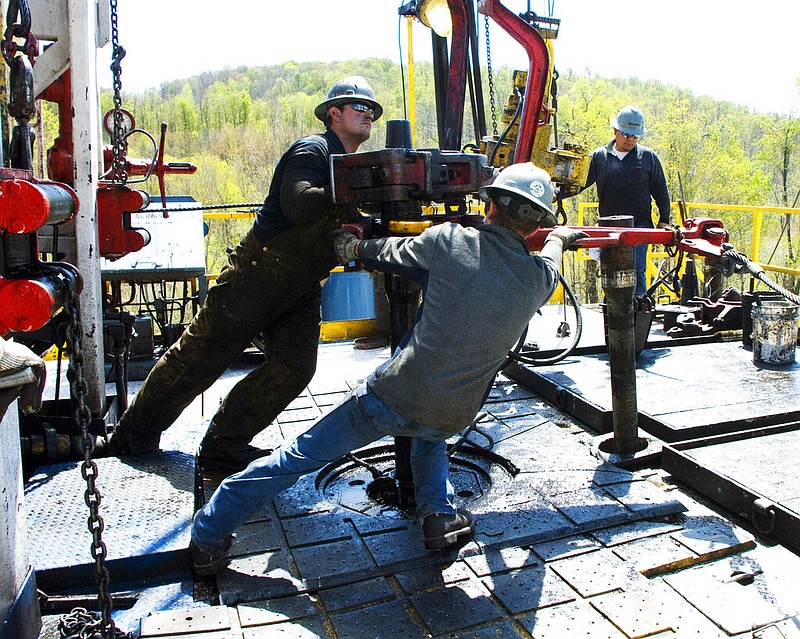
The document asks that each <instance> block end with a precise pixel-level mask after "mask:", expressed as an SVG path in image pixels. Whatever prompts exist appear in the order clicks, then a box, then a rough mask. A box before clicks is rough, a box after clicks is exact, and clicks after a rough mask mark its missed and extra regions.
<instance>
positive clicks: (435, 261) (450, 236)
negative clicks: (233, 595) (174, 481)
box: [191, 162, 586, 575]
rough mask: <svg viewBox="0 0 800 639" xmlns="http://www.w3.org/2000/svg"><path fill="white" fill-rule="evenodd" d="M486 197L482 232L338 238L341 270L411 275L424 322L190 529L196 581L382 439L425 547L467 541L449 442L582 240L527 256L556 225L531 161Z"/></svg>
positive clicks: (445, 229) (547, 192) (547, 189)
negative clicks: (313, 481)
mask: <svg viewBox="0 0 800 639" xmlns="http://www.w3.org/2000/svg"><path fill="white" fill-rule="evenodd" d="M482 197H484V198H485V199H486V200H487V202H488V208H487V211H486V224H485V225H484V226H482V227H480V228H468V227H464V226H461V225H459V224H453V223H444V224H440V225H436V226H433V227H431V228H429V229H427V230H426V231H424V232H423V233H422V234H420V235H418V236H414V237H385V238H380V239H372V240H359V239H358V238H357V237H356V236H354V235H352V234H350V233H347V232H346V231H340V232H338V233H337V238H336V242H335V245H336V252H337V255H338V256H339V261H340V263H342V264H347V263H349V262H351V261H354V260H360V261H362V262H363V263H364V265H365V266H367V267H368V268H370V269H375V270H380V271H394V270H396V269H401V270H402V271H403V272H404V273H406V274H407V275H410V274H411V273H412V272H413V274H414V277H415V279H417V276H419V280H420V281H422V282H424V283H423V285H422V288H423V291H424V301H423V304H422V312H421V314H420V316H419V317H418V319H417V321H416V322H415V324H414V326H413V328H412V329H411V330H410V332H409V334H408V335H406V337H405V338H404V340H403V342H404V346H403V348H402V349H399V350H398V351H397V352H396V353H395V354H394V355H393V357H392V358H391V359H390V360H389V361H388V362H385V363H384V364H381V366H379V367H378V369H377V370H376V371H375V372H374V373H373V374H372V375H370V376H369V378H368V379H367V380H366V381H365V382H363V383H362V384H360V385H359V386H358V387H357V388H355V389H354V390H353V391H352V393H351V395H350V397H349V398H348V399H346V400H345V401H344V402H343V403H341V404H340V405H339V406H337V407H336V408H334V409H333V410H332V411H331V412H330V413H328V414H327V415H326V416H324V417H322V418H321V419H320V420H318V421H317V423H316V424H315V425H314V426H312V427H311V428H310V429H309V430H308V431H306V432H305V433H303V434H302V435H300V436H299V437H298V438H297V439H296V440H294V441H293V442H290V443H288V444H285V445H284V446H282V447H281V448H279V449H278V450H276V451H275V452H273V453H272V454H271V455H270V456H269V457H263V458H261V459H258V460H256V461H254V462H253V463H252V464H250V465H249V466H248V467H247V468H246V469H245V470H244V471H242V472H241V473H237V474H235V475H232V476H231V477H228V478H227V479H225V480H224V481H223V482H222V483H221V484H220V486H219V488H218V489H217V490H216V491H215V492H214V494H213V495H212V497H211V499H209V501H208V502H207V503H206V504H205V506H204V507H203V508H202V509H200V510H199V511H198V512H197V514H196V515H195V518H194V526H193V528H192V542H191V555H192V560H193V563H194V567H195V571H196V572H197V573H198V574H200V575H210V574H214V573H216V572H219V571H220V570H222V569H223V568H224V567H225V566H226V565H227V564H228V563H229V562H230V549H231V546H232V543H233V540H234V531H235V530H236V529H237V528H238V527H239V526H240V525H241V524H242V523H244V522H245V521H247V519H248V518H249V517H250V516H251V514H252V513H254V512H256V511H257V510H259V509H261V508H263V507H264V506H265V505H266V504H268V503H269V502H270V501H271V500H272V499H274V498H275V496H277V495H278V493H280V492H281V491H282V490H284V489H286V488H288V487H289V486H291V485H292V484H294V483H295V482H296V481H297V480H298V479H299V478H300V477H301V476H302V475H304V474H306V473H310V472H314V471H316V470H319V469H320V468H322V467H323V466H325V465H326V464H327V463H329V462H332V461H334V460H336V459H339V458H340V457H342V456H344V455H346V454H347V453H348V452H351V451H353V450H356V449H358V448H361V447H363V446H366V445H368V444H370V443H371V442H373V441H376V440H379V439H381V438H383V437H385V436H389V435H391V436H400V437H410V438H411V466H412V471H413V476H414V490H415V505H416V517H417V520H418V521H419V523H420V524H421V532H422V535H421V537H422V542H423V544H424V546H425V548H427V549H429V550H435V551H441V550H447V549H452V547H453V546H456V547H457V546H458V545H460V544H463V543H464V541H465V540H468V539H469V538H470V536H471V535H472V532H473V528H474V520H473V517H472V515H471V514H470V513H469V512H468V511H466V510H465V509H463V508H459V507H458V504H457V503H456V502H455V497H454V495H453V488H452V486H451V485H450V481H449V469H448V458H447V454H446V444H445V440H446V439H447V438H448V437H451V436H453V435H454V434H455V433H457V432H459V431H461V430H463V429H464V428H466V427H468V426H469V425H470V424H471V423H472V421H473V419H474V418H475V415H476V414H477V413H478V411H479V410H480V408H481V406H482V405H483V402H484V401H485V398H486V396H487V394H488V391H489V389H490V388H491V385H492V382H493V381H494V378H495V375H496V374H497V371H498V369H499V368H500V366H501V365H502V363H503V362H504V360H505V358H506V357H507V355H508V353H509V351H510V350H511V349H512V348H513V346H514V344H515V343H516V342H517V341H518V339H519V337H520V335H522V333H523V330H524V329H525V328H526V327H527V325H528V323H529V322H530V320H531V318H532V317H533V315H534V313H536V311H537V310H538V309H539V307H540V306H542V305H543V304H544V303H545V302H546V301H547V300H548V298H549V297H550V295H551V294H552V292H553V290H554V289H555V286H556V284H557V283H558V273H559V269H560V266H561V255H562V251H563V250H564V249H566V248H567V247H569V246H570V245H571V244H572V243H573V242H574V241H575V240H576V239H578V238H580V237H584V236H585V235H586V234H585V233H583V232H582V231H576V230H573V229H570V228H567V227H563V226H561V227H556V229H554V230H553V231H551V232H550V234H549V236H548V238H547V241H546V243H545V247H544V248H543V249H542V251H541V253H540V255H532V254H531V253H530V252H529V250H528V247H527V245H526V243H525V238H526V237H527V236H528V235H529V234H530V233H532V232H533V231H535V230H536V229H537V228H539V227H540V226H553V225H554V224H555V222H556V220H555V217H554V216H553V210H552V203H553V187H552V184H551V182H550V176H549V175H548V173H547V172H546V171H543V170H542V169H539V168H537V167H535V166H534V165H533V164H531V163H529V162H526V163H521V164H515V165H512V166H509V167H507V168H505V169H503V171H501V172H500V173H499V174H498V176H497V177H496V178H495V180H494V182H493V183H492V185H490V186H488V187H486V188H485V189H483V191H482ZM460 320H463V321H460ZM455 323H458V330H454V325H455Z"/></svg>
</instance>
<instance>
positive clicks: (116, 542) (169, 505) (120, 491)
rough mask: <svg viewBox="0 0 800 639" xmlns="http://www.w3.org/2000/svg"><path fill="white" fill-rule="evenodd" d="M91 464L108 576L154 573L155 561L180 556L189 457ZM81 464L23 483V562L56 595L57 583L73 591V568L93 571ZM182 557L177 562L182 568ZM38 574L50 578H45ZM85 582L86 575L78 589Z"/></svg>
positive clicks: (187, 515) (189, 490)
mask: <svg viewBox="0 0 800 639" xmlns="http://www.w3.org/2000/svg"><path fill="white" fill-rule="evenodd" d="M95 462H96V464H97V478H96V480H95V484H96V486H97V489H98V490H99V491H100V494H101V497H102V499H101V502H100V507H99V513H100V516H101V517H102V518H103V522H104V524H105V529H104V530H103V542H104V543H105V544H106V547H107V559H108V560H109V562H110V564H112V565H114V566H115V568H116V570H114V574H115V578H117V579H118V578H119V577H120V576H122V577H128V578H134V577H136V573H137V571H138V572H139V573H143V572H158V571H159V570H160V568H159V567H158V566H157V565H155V564H158V563H160V562H162V563H163V562H165V561H169V562H172V563H174V562H175V561H176V559H175V556H174V555H175V554H176V553H177V554H180V555H186V554H188V553H187V548H188V546H189V524H190V522H191V518H192V515H193V514H194V494H195V493H194V459H193V458H192V456H191V455H188V454H186V453H181V452H178V451H162V452H159V453H153V454H150V455H142V456H139V457H127V458H124V459H117V458H115V457H107V458H102V459H97V460H95ZM81 465H82V462H69V463H64V464H56V465H52V466H44V467H41V468H39V469H38V471H37V472H36V474H35V475H33V476H32V477H31V478H30V480H29V481H28V482H27V484H26V486H25V500H26V506H27V507H26V515H27V528H28V531H29V535H30V551H29V552H30V558H31V562H32V563H33V565H34V567H35V569H36V571H37V581H42V580H45V581H47V582H48V587H49V588H51V589H55V590H56V591H58V590H61V589H62V588H60V587H59V586H60V585H63V586H64V587H65V589H70V588H71V587H74V583H73V582H77V581H79V580H80V577H78V576H77V575H80V574H81V571H80V570H76V568H78V567H88V566H91V567H92V569H93V567H94V559H93V557H92V554H91V544H92V535H91V533H90V532H89V528H88V524H87V520H88V517H89V508H88V506H87V505H86V503H85V502H84V494H85V492H86V482H85V480H84V479H83V476H82V474H81ZM133 531H135V532H133ZM183 559H184V561H183V562H179V563H184V564H185V563H186V562H185V559H186V558H185V557H184V558H183ZM185 567H186V568H188V564H187V565H186V566H185ZM162 568H163V566H162ZM46 573H50V574H51V575H52V576H53V578H52V579H48V576H47V574H46ZM90 574H93V573H90ZM91 583H92V577H90V581H89V583H87V584H84V585H89V584H91Z"/></svg>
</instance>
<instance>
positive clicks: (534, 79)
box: [478, 0, 550, 162]
mask: <svg viewBox="0 0 800 639" xmlns="http://www.w3.org/2000/svg"><path fill="white" fill-rule="evenodd" d="M478 11H479V12H480V13H482V14H483V15H486V16H489V17H490V18H492V19H493V20H494V21H495V22H496V23H497V24H498V25H499V26H500V27H501V28H502V29H503V30H504V31H505V32H506V33H508V34H509V35H510V36H511V37H512V38H514V40H516V41H517V42H518V43H519V44H520V45H522V47H523V48H524V49H525V53H527V54H528V82H527V84H526V86H525V98H524V102H523V105H522V113H521V114H520V119H519V135H518V137H517V146H516V150H515V151H514V162H528V161H529V160H530V159H531V155H532V153H533V144H534V141H535V140H536V131H537V130H538V128H539V118H540V115H541V111H542V108H543V107H544V92H545V88H546V87H547V74H548V72H549V69H550V52H549V51H548V49H547V44H546V43H545V41H544V38H543V37H542V34H541V33H539V31H537V30H536V28H535V27H533V26H531V25H529V24H528V23H527V22H525V21H524V20H523V19H522V18H520V17H519V16H517V15H515V14H513V13H511V11H509V10H508V9H507V8H506V7H504V6H503V5H502V4H501V3H500V2H497V0H479V2H478Z"/></svg>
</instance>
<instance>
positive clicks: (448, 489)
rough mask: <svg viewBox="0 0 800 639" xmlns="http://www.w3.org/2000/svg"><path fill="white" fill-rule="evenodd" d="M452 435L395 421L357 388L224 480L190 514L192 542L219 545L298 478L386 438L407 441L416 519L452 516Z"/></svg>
mask: <svg viewBox="0 0 800 639" xmlns="http://www.w3.org/2000/svg"><path fill="white" fill-rule="evenodd" d="M452 434H453V433H448V432H446V431H443V430H439V429H438V428H431V427H430V426H425V425H423V424H419V423H417V422H415V421H413V420H410V419H407V418H405V417H403V416H402V415H398V414H397V413H395V412H394V411H393V410H391V409H390V408H389V407H388V406H386V405H385V404H384V403H383V402H382V401H381V400H380V399H378V397H377V396H376V395H375V394H374V393H373V392H372V391H371V389H370V388H369V386H368V385H367V383H366V382H365V383H362V384H361V385H359V386H358V387H357V388H356V389H354V390H353V392H352V394H351V396H350V397H349V398H348V399H347V400H346V401H345V402H343V403H342V404H340V405H339V406H337V407H336V408H335V409H334V410H333V411H331V412H330V413H328V414H327V415H326V416H325V417H323V418H322V419H320V420H319V421H318V422H317V423H316V424H314V426H312V427H311V428H310V429H309V430H308V431H306V432H305V433H303V434H302V435H300V436H299V437H298V438H297V439H295V440H294V441H293V442H292V443H290V444H287V445H284V446H282V447H281V448H279V449H277V450H275V451H274V452H273V453H272V454H271V455H268V456H267V457H262V458H261V459H257V460H256V461H254V462H253V463H251V464H250V465H249V466H248V467H247V468H245V469H244V470H243V471H242V472H240V473H236V474H235V475H231V476H230V477H228V478H227V479H225V480H224V481H223V482H222V483H221V484H220V485H219V488H217V490H216V492H214V494H213V495H212V496H211V499H210V500H209V501H208V503H206V505H205V506H203V508H201V509H200V510H199V511H197V513H196V514H195V517H194V527H193V530H192V538H193V539H194V540H195V541H196V542H197V543H199V544H200V545H201V546H212V545H216V544H220V543H223V542H224V541H225V540H226V539H227V538H228V535H230V534H231V533H232V532H233V531H235V530H236V529H237V528H239V526H241V525H242V524H243V523H244V522H245V521H247V520H248V519H249V518H250V516H251V515H252V514H253V513H254V512H255V511H257V510H259V509H262V508H265V507H266V506H267V504H269V503H270V502H271V501H272V500H273V499H274V498H275V497H276V496H277V495H278V494H279V493H280V492H281V491H282V490H284V489H286V488H289V487H290V486H292V485H293V484H294V483H295V482H296V481H297V480H298V479H300V477H302V476H303V475H305V474H307V473H310V472H314V471H316V470H319V469H320V468H322V467H323V466H325V465H326V464H329V463H330V462H333V461H336V460H337V459H339V458H340V457H342V456H343V455H346V454H347V453H349V452H351V451H353V450H355V449H357V448H361V447H362V446H366V445H367V444H370V443H372V442H374V441H376V440H378V439H381V438H383V437H385V436H387V435H396V436H401V437H411V438H412V441H411V468H412V471H413V473H414V490H415V498H416V506H417V516H418V517H419V518H420V519H421V518H422V517H424V516H425V515H428V514H430V513H454V512H455V507H454V506H453V487H452V485H451V484H450V478H449V470H448V465H449V462H448V458H447V455H446V447H447V445H446V443H445V439H447V438H448V437H449V436H450V435H452Z"/></svg>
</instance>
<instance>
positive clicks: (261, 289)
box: [108, 76, 383, 471]
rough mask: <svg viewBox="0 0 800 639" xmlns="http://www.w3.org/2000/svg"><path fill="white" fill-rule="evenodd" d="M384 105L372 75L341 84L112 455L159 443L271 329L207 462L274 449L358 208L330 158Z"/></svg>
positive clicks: (218, 466) (124, 422)
mask: <svg viewBox="0 0 800 639" xmlns="http://www.w3.org/2000/svg"><path fill="white" fill-rule="evenodd" d="M382 113H383V108H382V107H381V105H380V104H379V103H378V102H377V101H376V100H375V93H374V91H373V90H372V88H371V87H370V86H369V84H368V83H367V81H366V80H365V79H364V78H362V77H360V76H351V77H347V78H344V79H342V80H339V81H338V82H336V83H334V84H333V86H332V87H331V88H330V91H329V92H328V95H327V98H326V99H325V100H324V101H323V102H321V103H320V104H319V105H318V106H317V107H316V109H315V111H314V114H315V115H316V116H317V118H318V119H320V120H321V121H322V122H324V123H325V129H326V130H325V132H324V133H321V134H314V135H309V136H307V137H304V138H302V139H300V140H298V141H296V142H295V143H294V144H292V146H291V147H290V148H289V149H288V150H287V151H286V152H285V153H284V155H283V157H281V159H280V161H279V162H278V164H277V166H276V167H275V172H274V174H273V178H272V183H271V185H270V188H269V194H268V195H267V198H266V200H265V201H264V205H263V207H262V208H261V210H260V211H259V213H258V215H257V217H256V220H255V223H254V224H253V227H252V228H251V229H250V231H249V232H248V233H247V234H246V235H245V237H244V238H243V239H242V240H241V241H240V242H239V244H238V246H236V248H235V249H234V250H233V252H232V253H231V255H230V256H229V258H228V264H227V266H226V267H225V269H223V271H222V273H221V274H220V276H219V278H218V280H217V283H216V284H215V285H214V286H213V287H211V288H210V290H209V292H208V297H207V299H206V301H205V303H204V304H203V307H202V308H201V309H200V311H199V312H198V314H197V316H196V317H195V318H194V319H193V320H192V323H191V324H190V325H189V327H188V328H187V329H186V330H185V331H184V333H183V335H181V337H180V339H179V340H178V341H177V342H176V343H175V344H173V345H172V346H171V347H170V348H169V349H168V350H167V352H166V353H165V354H164V355H163V356H162V357H161V359H160V360H159V361H158V363H157V364H156V366H155V367H154V368H153V370H152V371H150V374H149V375H148V376H147V379H146V380H145V382H144V385H143V386H142V387H141V389H140V390H139V392H138V393H137V395H136V397H135V398H134V400H133V401H132V402H131V404H130V406H129V407H128V409H127V410H126V411H125V413H124V414H123V415H122V417H121V419H120V421H119V424H118V425H117V427H116V429H115V431H114V433H113V434H112V435H111V436H110V439H109V442H108V447H109V450H110V452H111V453H112V454H118V455H125V454H133V455H135V454H140V453H147V452H151V451H155V450H158V446H159V439H160V436H161V433H162V432H163V431H164V430H166V429H167V428H169V426H170V425H171V424H172V423H173V422H174V421H175V420H176V419H177V418H178V416H179V415H180V414H181V412H183V410H184V409H185V408H186V407H187V406H188V405H189V404H190V403H191V402H192V401H193V400H194V399H195V397H197V396H198V395H199V394H200V393H202V392H203V391H205V390H206V389H207V388H208V387H209V386H211V384H213V383H214V382H215V381H216V380H217V379H218V378H219V376H220V375H221V374H222V373H223V372H224V371H225V370H226V369H227V368H228V367H229V366H230V365H231V364H232V363H233V361H234V360H235V359H236V358H237V357H238V356H239V355H241V353H242V352H243V351H244V350H245V348H247V346H248V345H249V344H250V343H251V341H252V340H253V339H254V338H256V337H257V336H259V335H260V337H261V339H262V340H263V343H264V351H265V353H264V354H265V361H264V363H263V364H261V365H260V366H259V367H258V368H256V369H255V370H253V371H252V372H250V374H248V375H247V376H246V377H244V378H243V379H242V380H241V381H239V382H238V383H237V384H236V385H235V386H234V387H233V388H232V389H231V390H230V392H229V393H228V395H227V397H225V399H224V400H223V401H222V403H221V405H220V407H219V410H217V412H216V414H215V415H214V417H213V418H212V420H211V424H210V425H209V428H208V431H207V432H206V434H205V437H204V438H203V440H202V442H201V445H200V453H199V460H200V463H201V465H202V466H203V467H204V468H205V469H207V470H224V471H237V470H241V469H242V468H244V467H245V466H247V464H249V463H250V462H251V461H252V460H253V459H256V458H258V457H260V456H262V455H264V454H268V453H269V452H270V451H269V450H262V449H259V448H256V447H254V446H252V445H250V441H251V440H252V438H253V437H255V435H256V434H258V433H259V432H260V431H261V430H263V429H264V428H265V427H266V426H268V425H269V424H270V423H271V422H272V421H273V420H274V419H275V418H276V417H277V416H278V414H279V413H280V412H281V411H283V410H284V408H286V406H287V405H288V404H289V402H291V401H292V400H293V399H295V398H296V397H297V395H299V394H300V393H301V392H302V390H303V389H304V388H305V387H306V386H307V385H308V383H309V382H310V381H311V378H312V377H313V375H314V371H315V370H316V362H317V346H318V342H319V323H320V300H321V288H320V282H321V281H322V280H324V279H325V278H327V277H328V275H329V273H330V271H331V269H333V268H334V267H335V266H336V265H337V261H336V255H335V253H334V250H333V236H332V233H333V231H334V230H336V229H338V228H340V227H341V225H342V223H345V222H348V221H351V220H352V218H353V216H354V215H356V211H355V210H354V209H352V208H350V207H337V206H335V205H334V204H333V202H332V198H331V194H330V170H329V162H328V160H329V157H330V155H331V154H341V153H355V152H356V151H357V150H358V147H359V146H360V145H361V144H362V143H363V142H365V141H366V140H367V139H369V136H370V133H371V132H372V122H373V121H374V120H376V119H378V118H379V117H381V115H382Z"/></svg>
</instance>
